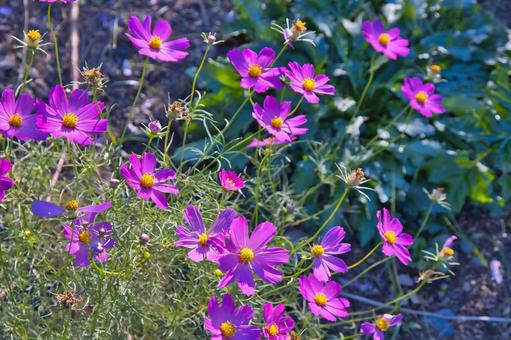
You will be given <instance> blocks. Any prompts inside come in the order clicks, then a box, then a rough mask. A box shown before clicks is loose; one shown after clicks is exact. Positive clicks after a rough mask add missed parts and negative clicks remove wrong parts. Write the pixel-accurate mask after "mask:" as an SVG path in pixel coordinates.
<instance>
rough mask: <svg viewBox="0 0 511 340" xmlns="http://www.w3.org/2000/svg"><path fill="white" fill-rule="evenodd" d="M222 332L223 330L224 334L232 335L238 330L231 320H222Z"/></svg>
mask: <svg viewBox="0 0 511 340" xmlns="http://www.w3.org/2000/svg"><path fill="white" fill-rule="evenodd" d="M220 332H222V335H223V336H226V337H228V338H229V337H231V336H234V333H235V332H236V328H234V325H233V324H232V323H230V322H229V321H226V322H222V324H221V325H220Z"/></svg>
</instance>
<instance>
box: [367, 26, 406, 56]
mask: <svg viewBox="0 0 511 340" xmlns="http://www.w3.org/2000/svg"><path fill="white" fill-rule="evenodd" d="M362 32H363V33H364V39H365V40H366V41H367V42H368V43H370V44H371V46H373V48H374V49H375V50H376V52H379V53H383V54H385V55H386V56H387V57H389V58H390V59H393V60H396V59H397V58H398V57H406V56H407V55H408V53H410V49H409V48H408V40H406V39H404V38H401V37H400V36H399V32H400V31H399V28H396V27H394V28H391V29H390V30H389V31H388V32H386V31H385V27H384V26H383V23H382V22H381V21H380V20H378V19H377V20H374V21H364V23H363V24H362Z"/></svg>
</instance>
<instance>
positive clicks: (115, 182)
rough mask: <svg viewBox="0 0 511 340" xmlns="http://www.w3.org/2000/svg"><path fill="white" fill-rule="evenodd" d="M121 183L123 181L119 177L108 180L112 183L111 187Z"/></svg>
mask: <svg viewBox="0 0 511 340" xmlns="http://www.w3.org/2000/svg"><path fill="white" fill-rule="evenodd" d="M119 183H121V181H120V180H118V179H117V178H111V179H110V181H108V184H109V185H110V187H112V188H115V187H116V186H118V185H119Z"/></svg>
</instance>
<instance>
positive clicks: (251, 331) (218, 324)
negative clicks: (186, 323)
mask: <svg viewBox="0 0 511 340" xmlns="http://www.w3.org/2000/svg"><path fill="white" fill-rule="evenodd" d="M208 316H209V317H207V318H206V319H205V320H204V328H205V329H207V330H208V331H209V332H210V333H211V340H258V339H259V338H260V336H261V331H260V330H259V328H257V327H255V326H252V325H250V321H251V320H252V317H253V316H254V312H253V311H252V308H250V307H249V306H248V305H243V306H241V307H239V308H236V306H235V305H234V300H233V299H232V296H231V295H230V294H225V295H224V298H223V300H222V305H220V304H219V303H218V300H217V298H216V296H213V297H212V298H211V300H209V303H208Z"/></svg>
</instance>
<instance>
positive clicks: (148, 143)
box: [142, 136, 154, 154]
mask: <svg viewBox="0 0 511 340" xmlns="http://www.w3.org/2000/svg"><path fill="white" fill-rule="evenodd" d="M153 139H154V137H153V136H149V140H148V141H147V144H146V145H145V148H144V151H143V152H142V154H143V153H145V152H146V151H147V149H149V147H151V143H152V142H153Z"/></svg>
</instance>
